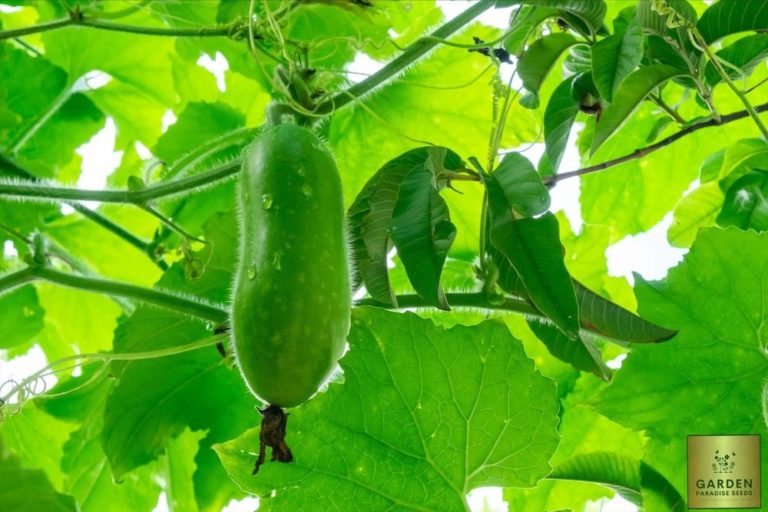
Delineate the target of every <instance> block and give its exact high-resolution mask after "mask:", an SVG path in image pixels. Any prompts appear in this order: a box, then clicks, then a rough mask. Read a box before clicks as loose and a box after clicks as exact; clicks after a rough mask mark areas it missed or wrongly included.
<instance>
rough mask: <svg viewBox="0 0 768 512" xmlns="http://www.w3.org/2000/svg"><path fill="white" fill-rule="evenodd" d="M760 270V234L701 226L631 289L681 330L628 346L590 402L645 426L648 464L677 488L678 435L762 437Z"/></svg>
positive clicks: (766, 255) (767, 257) (764, 253)
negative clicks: (654, 278) (649, 279)
mask: <svg viewBox="0 0 768 512" xmlns="http://www.w3.org/2000/svg"><path fill="white" fill-rule="evenodd" d="M736 248H737V250H736ZM766 265H768V236H766V235H765V234H757V233H755V232H744V231H739V230H736V229H732V228H731V229H727V230H722V229H707V230H702V231H701V232H700V233H699V236H698V237H697V239H696V242H695V243H694V244H693V247H691V250H690V252H688V254H687V255H686V256H685V259H684V261H683V263H682V264H681V265H679V266H678V267H676V268H675V269H673V270H671V271H670V273H669V274H668V277H667V279H666V280H665V281H662V282H655V283H645V282H640V283H639V284H638V285H637V286H636V291H637V293H638V302H639V304H640V312H641V313H642V314H643V315H645V316H647V317H648V318H650V319H651V320H652V321H654V322H658V323H660V324H663V325H670V326H674V327H676V328H677V329H679V333H678V335H677V336H676V338H675V340H674V341H672V342H670V343H665V344H661V345H656V346H636V347H634V349H633V350H632V352H630V354H629V356H628V357H627V359H626V360H625V361H624V363H623V366H622V369H621V371H620V372H617V374H616V375H615V376H614V379H613V383H612V384H611V385H610V386H608V387H606V388H605V389H604V390H603V391H602V392H601V393H600V395H598V398H597V399H596V400H595V405H596V407H597V409H598V411H599V412H601V413H602V414H605V415H606V416H608V417H609V418H611V419H614V420H615V421H618V422H619V423H622V424H623V425H626V426H628V427H630V428H636V429H645V431H646V433H647V435H648V436H649V439H650V440H649V446H648V450H647V451H646V454H647V462H648V463H649V464H651V465H652V466H653V467H654V468H656V469H657V470H658V471H659V472H660V473H661V474H662V475H664V476H665V477H666V478H668V479H669V480H670V482H672V483H673V484H674V486H675V488H676V489H677V490H678V491H684V490H685V474H684V472H681V471H680V461H681V460H684V459H685V453H686V434H689V433H691V432H706V433H714V432H728V433H729V434H739V433H752V434H763V435H765V433H766V427H765V424H764V422H763V413H762V408H761V404H760V400H759V396H760V391H761V389H762V386H763V384H764V382H763V381H764V380H765V374H766V371H768V361H767V360H766V358H765V341H764V340H765V329H764V328H763V320H764V316H765V312H764V307H763V304H764V298H765V293H764V290H765V286H766V284H767V283H766V279H768V276H766V274H765V272H764V269H765V268H766ZM669 389H674V390H675V392H674V393H669V392H668V390H669ZM762 468H763V471H765V470H766V469H768V461H766V460H765V459H764V460H763V462H762Z"/></svg>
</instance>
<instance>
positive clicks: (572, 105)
mask: <svg viewBox="0 0 768 512" xmlns="http://www.w3.org/2000/svg"><path fill="white" fill-rule="evenodd" d="M573 80H574V79H573V78H569V79H567V80H565V81H564V82H562V83H561V84H560V85H558V86H557V88H556V89H555V90H554V92H553V93H552V96H551V97H550V98H549V102H548V103H547V108H546V110H545V111H544V144H545V145H546V151H547V157H548V158H549V161H550V163H551V164H552V170H553V172H554V173H557V169H558V168H559V167H560V161H561V160H562V158H563V154H564V153H565V149H566V145H567V143H568V136H569V135H570V133H571V127H572V126H573V122H574V121H575V120H576V115H577V114H578V113H579V103H578V102H577V101H576V100H575V99H574V98H573V96H572V94H571V86H572V84H573Z"/></svg>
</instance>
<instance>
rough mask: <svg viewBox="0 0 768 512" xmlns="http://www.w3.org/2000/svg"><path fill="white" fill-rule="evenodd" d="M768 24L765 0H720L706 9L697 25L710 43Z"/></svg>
mask: <svg viewBox="0 0 768 512" xmlns="http://www.w3.org/2000/svg"><path fill="white" fill-rule="evenodd" d="M767 26H768V5H766V4H765V2H763V0H720V1H719V2H716V3H714V4H712V5H711V6H710V7H709V8H708V9H707V10H706V11H704V14H702V15H701V19H700V20H699V23H698V24H697V25H696V27H697V28H698V29H699V32H701V35H702V36H704V41H706V42H707V43H708V44H711V43H714V42H715V41H717V40H718V39H720V38H723V37H725V36H727V35H730V34H735V33H737V32H746V31H749V30H760V29H765V27H767Z"/></svg>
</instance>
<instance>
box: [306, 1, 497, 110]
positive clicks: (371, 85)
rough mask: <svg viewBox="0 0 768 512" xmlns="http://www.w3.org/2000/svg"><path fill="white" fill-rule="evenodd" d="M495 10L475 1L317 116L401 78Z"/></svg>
mask: <svg viewBox="0 0 768 512" xmlns="http://www.w3.org/2000/svg"><path fill="white" fill-rule="evenodd" d="M491 7H493V2H488V1H483V2H475V3H474V4H472V5H471V6H470V7H469V8H468V9H467V10H465V11H464V12H462V13H461V14H459V15H458V16H456V17H455V18H454V19H452V20H451V21H449V22H448V23H446V24H445V25H443V26H442V27H440V28H438V29H437V30H435V31H434V32H433V33H432V34H430V36H429V37H426V38H422V39H419V40H418V41H416V42H415V43H413V44H411V45H410V46H409V47H408V48H407V49H406V50H405V51H404V52H403V53H401V54H400V55H399V56H398V57H397V58H395V59H394V60H392V61H390V62H389V63H388V64H387V65H386V66H384V67H383V68H381V69H380V70H379V71H377V72H376V73H374V74H372V75H371V76H369V77H368V78H366V79H365V80H363V81H362V82H360V83H358V84H355V85H353V86H352V87H350V88H349V89H347V90H346V91H344V92H341V93H339V94H337V95H335V96H333V97H332V98H329V99H328V100H326V101H324V102H323V103H320V104H319V105H318V106H317V108H316V109H315V111H314V113H315V114H317V115H326V114H330V113H332V112H334V111H336V110H337V109H339V108H341V107H343V106H344V105H346V104H347V103H349V102H350V101H353V99H354V98H359V97H361V96H363V95H364V94H366V93H368V92H370V91H372V90H373V89H375V88H376V87H378V86H379V85H381V84H382V83H384V82H386V81H387V80H389V79H390V78H392V77H393V76H395V75H397V74H398V73H400V72H401V71H403V70H404V69H405V68H407V67H408V66H410V65H411V64H413V63H414V62H416V61H417V60H418V59H419V58H420V57H422V56H424V55H425V54H426V53H427V52H429V51H430V50H432V48H434V47H435V46H437V45H438V44H440V43H441V42H442V40H443V39H447V38H448V37H449V36H451V35H452V34H454V33H455V32H457V31H459V30H461V29H462V28H463V27H464V26H465V25H466V24H468V23H469V22H470V21H472V20H473V19H475V18H476V17H477V16H479V15H480V14H482V13H483V12H484V11H486V10H487V9H489V8H491Z"/></svg>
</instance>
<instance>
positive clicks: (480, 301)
mask: <svg viewBox="0 0 768 512" xmlns="http://www.w3.org/2000/svg"><path fill="white" fill-rule="evenodd" d="M445 298H446V300H447V301H448V304H450V305H451V307H454V308H462V307H466V308H479V309H496V310H501V311H514V312H516V313H523V314H526V315H536V316H540V317H542V318H546V317H544V315H543V314H542V313H541V312H540V311H539V310H538V309H536V308H535V307H533V306H532V305H531V304H530V303H529V302H527V301H525V300H523V299H516V298H513V297H505V298H504V300H503V301H501V302H499V303H491V302H489V301H488V296H487V295H486V294H485V293H476V292H475V293H446V294H445ZM396 299H397V308H393V307H392V306H388V305H386V304H382V303H381V302H378V301H376V300H374V299H362V300H360V301H358V302H356V303H355V305H356V306H376V307H379V308H385V309H404V308H434V306H433V305H432V304H430V303H429V302H427V301H425V300H424V299H422V298H421V297H419V296H418V295H414V294H408V295H398V296H397V297H396Z"/></svg>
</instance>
